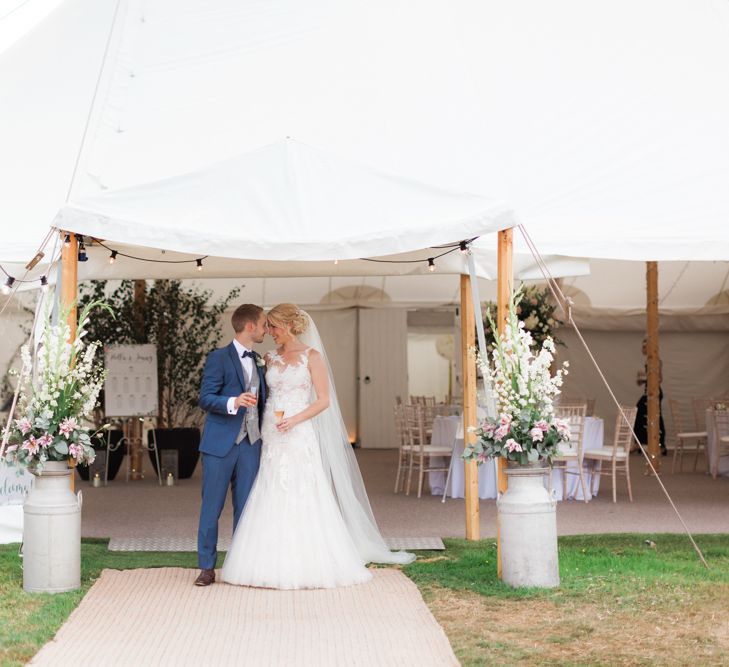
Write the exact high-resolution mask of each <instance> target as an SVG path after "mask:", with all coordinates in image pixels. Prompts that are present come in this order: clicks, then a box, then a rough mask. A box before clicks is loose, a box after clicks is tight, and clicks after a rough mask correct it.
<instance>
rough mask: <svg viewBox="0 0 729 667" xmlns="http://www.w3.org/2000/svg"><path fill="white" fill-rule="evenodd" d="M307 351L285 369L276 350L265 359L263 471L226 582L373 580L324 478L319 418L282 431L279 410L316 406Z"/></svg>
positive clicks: (295, 584) (279, 584)
mask: <svg viewBox="0 0 729 667" xmlns="http://www.w3.org/2000/svg"><path fill="white" fill-rule="evenodd" d="M309 349H311V348H309ZM308 352H309V350H307V351H306V353H302V354H301V358H300V361H299V363H297V364H285V363H284V361H283V359H282V358H281V357H280V356H279V355H278V354H276V353H275V352H269V353H268V354H267V355H266V360H267V366H268V368H267V371H266V382H267V385H268V392H269V393H268V399H267V401H266V407H265V410H264V413H263V425H262V428H261V436H262V439H263V448H262V450H261V466H260V469H259V471H258V476H257V478H256V481H255V484H254V486H253V488H252V489H251V493H250V495H249V497H248V502H247V503H246V506H245V510H244V512H243V516H242V517H241V519H240V521H239V523H238V526H237V527H236V530H235V533H234V535H233V542H232V544H231V547H230V550H229V551H228V554H227V556H226V558H225V563H224V565H223V570H222V580H223V581H225V582H227V583H230V584H239V585H244V586H259V587H265V588H279V589H298V588H333V587H335V586H349V585H352V584H360V583H363V582H366V581H369V580H370V579H371V578H372V575H371V573H370V572H369V570H368V569H367V568H366V567H365V565H366V560H367V559H366V556H363V555H362V554H361V553H360V551H361V550H360V551H358V548H357V546H356V545H355V542H354V540H353V537H352V535H351V534H350V530H349V529H348V528H347V525H346V523H345V519H344V517H343V514H342V511H341V509H340V505H339V503H338V502H337V498H336V497H335V494H334V490H333V488H332V483H331V481H330V479H329V478H328V477H327V475H326V474H325V467H324V465H323V461H322V454H321V451H320V444H319V440H318V436H317V431H316V429H315V424H314V423H313V420H308V421H305V422H302V423H301V424H298V425H297V426H295V427H294V428H292V429H291V430H290V431H289V432H287V433H281V432H279V431H278V429H277V428H276V418H275V415H274V406H275V407H276V408H277V409H279V410H281V409H284V410H285V413H286V415H294V414H296V413H298V412H301V410H303V409H305V408H306V407H307V406H308V405H309V404H310V403H311V397H312V380H311V374H310V372H309V367H308ZM332 391H333V387H332ZM347 446H348V445H347Z"/></svg>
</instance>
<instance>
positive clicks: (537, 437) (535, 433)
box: [529, 426, 544, 442]
mask: <svg viewBox="0 0 729 667" xmlns="http://www.w3.org/2000/svg"><path fill="white" fill-rule="evenodd" d="M529 435H530V436H532V442H542V440H544V431H542V429H541V428H539V427H538V426H535V427H534V428H533V429H532V430H531V431H529Z"/></svg>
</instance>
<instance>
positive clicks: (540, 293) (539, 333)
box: [484, 285, 564, 353]
mask: <svg viewBox="0 0 729 667" xmlns="http://www.w3.org/2000/svg"><path fill="white" fill-rule="evenodd" d="M549 297H550V292H549V290H548V289H546V288H540V287H538V286H537V285H523V286H522V287H521V289H520V290H519V291H518V292H517V297H516V300H515V301H514V310H515V312H516V315H517V318H518V319H519V320H521V321H522V322H523V323H524V328H525V329H526V330H527V331H529V333H530V334H531V335H532V343H531V344H532V347H534V348H537V349H539V348H541V347H542V346H543V345H544V343H545V341H546V340H547V339H551V341H552V342H553V343H556V344H557V345H564V343H563V341H562V340H560V339H559V338H558V337H557V335H556V333H555V332H556V331H557V330H558V329H559V327H560V326H562V324H563V322H562V320H560V319H559V317H558V316H557V306H556V305H555V304H554V303H553V302H552V301H551V300H550V298H549ZM496 310H497V308H496V304H495V303H493V302H491V303H488V304H486V321H485V322H484V332H485V334H486V343H487V347H488V351H489V353H492V352H493V350H494V347H495V345H496V331H497V329H496V328H494V326H493V318H494V317H495V316H496Z"/></svg>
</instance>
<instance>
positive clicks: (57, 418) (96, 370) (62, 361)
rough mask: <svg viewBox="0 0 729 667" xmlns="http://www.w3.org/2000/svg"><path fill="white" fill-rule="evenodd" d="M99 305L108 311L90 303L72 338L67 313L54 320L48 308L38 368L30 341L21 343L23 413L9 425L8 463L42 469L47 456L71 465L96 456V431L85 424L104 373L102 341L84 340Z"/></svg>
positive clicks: (21, 400)
mask: <svg viewBox="0 0 729 667" xmlns="http://www.w3.org/2000/svg"><path fill="white" fill-rule="evenodd" d="M96 307H101V308H105V309H107V310H109V307H108V306H107V305H106V304H104V303H101V302H98V301H96V302H93V303H90V304H88V305H87V306H86V307H85V308H84V309H83V311H82V312H81V315H80V317H79V324H78V329H77V332H76V336H75V338H74V339H73V341H70V342H69V339H70V337H71V329H70V327H69V325H68V323H67V319H68V318H67V316H66V315H67V314H63V315H59V318H58V323H57V324H51V322H50V317H49V314H48V313H46V316H45V317H46V323H45V326H44V328H43V332H42V334H41V337H40V342H39V345H38V354H37V357H36V364H35V369H34V370H33V361H32V359H31V353H30V349H29V348H28V346H27V345H26V346H24V347H23V348H22V368H21V371H20V373H19V374H18V382H19V383H20V393H19V399H18V411H19V413H20V415H21V416H20V417H19V418H17V419H15V420H13V422H12V423H8V424H7V426H6V429H9V437H8V443H9V444H8V447H7V450H6V452H5V458H6V460H7V461H8V463H12V464H14V465H16V466H19V467H23V468H31V469H32V470H34V471H38V472H40V471H42V470H43V465H44V464H45V462H46V461H64V460H68V461H69V463H70V464H72V465H76V464H89V463H92V462H93V461H94V458H95V456H96V455H95V452H94V449H93V447H92V446H91V438H92V437H93V436H94V435H96V433H92V434H89V432H88V430H87V429H85V428H84V426H83V423H84V421H85V420H88V419H89V418H90V416H91V413H92V411H93V410H94V408H95V407H96V405H97V402H98V398H99V392H100V391H101V388H102V386H103V384H104V378H105V375H106V372H105V370H104V367H103V362H102V361H101V360H100V359H98V358H97V352H98V349H99V345H100V344H99V343H98V342H93V343H89V344H86V343H84V341H83V338H84V336H85V335H86V325H87V324H88V321H89V319H88V318H89V314H90V312H91V310H93V309H94V308H96ZM97 433H98V431H97Z"/></svg>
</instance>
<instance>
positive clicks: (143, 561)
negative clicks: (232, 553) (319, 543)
mask: <svg viewBox="0 0 729 667" xmlns="http://www.w3.org/2000/svg"><path fill="white" fill-rule="evenodd" d="M108 542H109V541H108V540H102V539H99V540H96V539H85V540H83V542H82V544H81V589H80V590H78V591H73V592H71V593H58V594H55V595H50V594H38V593H26V592H25V591H23V572H22V570H21V560H20V558H18V545H17V544H15V545H0V665H3V667H6V666H8V667H9V666H10V665H22V664H24V663H25V662H27V661H28V660H30V658H32V657H33V655H34V654H35V653H36V652H37V651H38V650H39V649H40V647H41V646H43V644H45V643H46V642H47V641H48V640H50V639H51V638H52V637H53V635H55V633H56V631H57V630H58V628H60V627H61V625H62V624H63V622H64V621H65V620H66V618H68V615H69V614H70V613H71V611H73V609H74V608H75V607H76V605H78V603H79V602H80V601H81V598H83V596H84V595H85V594H86V591H88V590H89V588H91V586H92V584H93V583H94V581H96V579H97V578H98V577H99V575H100V574H101V571H102V570H103V569H104V568H111V569H116V570H129V569H133V568H139V567H189V568H196V567H197V554H195V553H182V552H142V551H140V552H123V551H109V550H108V549H107V544H108ZM221 564H222V556H221V557H220V562H219V565H221Z"/></svg>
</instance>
